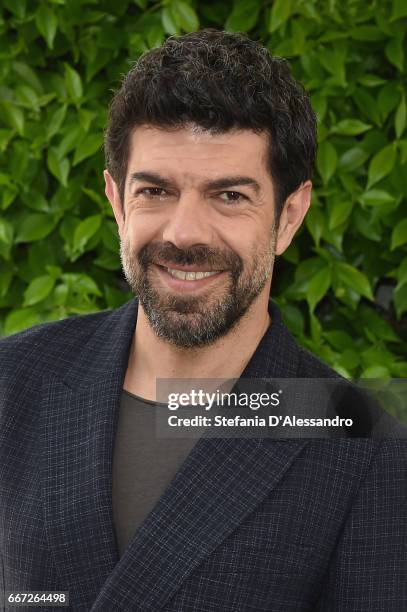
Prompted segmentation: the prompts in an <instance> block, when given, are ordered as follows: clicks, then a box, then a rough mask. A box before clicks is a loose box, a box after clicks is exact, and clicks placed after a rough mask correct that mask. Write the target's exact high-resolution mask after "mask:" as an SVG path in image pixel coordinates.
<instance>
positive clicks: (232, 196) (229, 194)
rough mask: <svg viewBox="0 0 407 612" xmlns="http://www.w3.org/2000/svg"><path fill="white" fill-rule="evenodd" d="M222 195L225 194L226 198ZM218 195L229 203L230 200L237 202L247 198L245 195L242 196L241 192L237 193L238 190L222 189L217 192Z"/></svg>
mask: <svg viewBox="0 0 407 612" xmlns="http://www.w3.org/2000/svg"><path fill="white" fill-rule="evenodd" d="M222 196H226V198H224V197H222ZM219 197H220V199H221V200H223V201H224V202H230V203H232V202H237V203H239V202H241V201H242V200H247V197H246V196H244V195H243V194H242V193H239V192H238V191H222V193H220V194H219Z"/></svg>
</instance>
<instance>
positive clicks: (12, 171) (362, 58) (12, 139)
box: [0, 0, 407, 377]
mask: <svg viewBox="0 0 407 612" xmlns="http://www.w3.org/2000/svg"><path fill="white" fill-rule="evenodd" d="M0 6H1V23H0V27H1V36H0V54H1V62H0V74H1V77H0V78H1V95H0V98H1V102H0V117H1V126H0V152H1V158H0V184H1V195H0V335H8V334H11V333H14V332H16V331H19V330H22V329H24V328H26V327H30V326H32V325H34V324H37V323H40V322H43V321H50V320H56V319H60V318H64V317H67V316H69V315H72V314H78V313H79V314H81V313H87V312H92V311H97V310H103V309H106V308H116V307H118V306H120V305H121V304H122V303H124V302H126V301H127V300H128V299H129V298H131V297H132V295H131V294H130V293H129V291H128V287H127V285H126V283H125V281H124V279H123V276H122V273H121V266H120V259H119V242H118V235H117V230H116V224H115V221H114V218H113V214H112V212H111V207H110V204H109V202H108V201H107V199H106V198H105V196H104V184H103V177H102V170H103V168H104V159H103V153H102V139H103V129H104V127H105V121H106V111H107V107H108V103H109V101H110V98H111V95H112V90H114V89H115V88H117V86H118V84H119V82H120V77H121V75H122V74H123V73H125V72H127V70H128V69H129V67H130V66H131V64H132V62H133V61H134V60H135V59H137V57H138V56H139V55H140V53H142V52H143V51H145V50H146V49H148V48H150V47H153V46H156V45H159V44H160V43H161V42H162V41H163V40H164V38H165V37H166V36H167V35H168V34H176V33H180V32H185V31H191V30H196V29H198V28H200V27H206V26H212V27H218V28H223V29H227V30H233V31H247V32H249V33H250V36H251V37H254V38H256V39H260V40H261V41H262V42H263V43H264V44H266V45H267V46H268V47H269V48H270V50H271V51H272V52H273V53H275V54H277V55H282V56H285V57H288V58H289V59H290V63H291V65H292V68H293V72H294V74H295V76H296V77H297V78H299V79H300V80H301V81H302V82H303V84H304V85H305V87H306V88H307V89H308V90H309V91H310V92H311V94H312V100H313V105H314V108H315V109H316V111H317V114H318V118H319V153H318V160H317V170H316V173H315V177H314V185H315V190H314V198H313V204H312V207H311V209H310V212H309V214H308V215H307V217H306V221H305V223H304V224H303V226H302V228H301V229H300V231H299V232H298V234H297V236H296V238H295V240H294V242H293V244H292V245H291V246H290V248H289V249H288V251H287V252H286V253H285V254H284V255H283V256H281V257H280V258H278V261H277V264H276V269H275V275H274V278H273V292H272V294H273V297H274V298H275V299H276V301H277V302H278V303H279V304H280V305H281V307H282V309H283V313H284V317H285V320H286V322H287V324H288V325H289V327H290V328H291V330H292V331H293V333H294V334H295V335H296V337H297V338H298V339H299V341H300V342H301V343H302V344H303V345H304V346H306V347H307V348H309V349H310V350H311V351H313V352H314V353H316V354H318V355H320V356H321V357H322V358H323V359H324V360H325V361H326V362H328V363H330V364H331V365H332V366H333V367H334V368H336V369H337V370H338V371H339V372H341V373H342V374H344V375H345V376H353V377H358V376H365V377H388V376H392V377H407V353H406V346H407V343H406V336H407V331H406V319H405V312H406V310H407V218H406V215H405V211H406V199H407V137H406V130H405V128H406V53H405V32H406V20H407V2H405V0H393V1H390V0H389V1H386V0H377V1H368V0H342V1H341V2H336V1H335V0H320V1H317V0H302V1H301V0H275V1H274V2H271V1H267V0H266V1H260V0H238V1H236V2H228V1H225V0H218V1H217V2H213V1H210V0H207V1H206V2H201V1H199V2H194V3H189V2H187V1H186V0H184V1H181V0H163V1H162V2H149V1H148V0H133V1H130V0H48V1H41V0H3V1H2V2H0ZM403 315H404V317H403Z"/></svg>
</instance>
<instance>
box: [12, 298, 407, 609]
mask: <svg viewBox="0 0 407 612" xmlns="http://www.w3.org/2000/svg"><path fill="white" fill-rule="evenodd" d="M270 312H271V315H272V319H273V323H272V325H271V327H270V329H269V330H268V332H267V333H266V334H265V335H264V336H263V338H262V340H261V342H260V344H259V345H258V347H257V349H256V351H255V353H254V355H253V357H252V359H251V360H250V362H249V363H248V365H247V367H246V369H245V371H244V372H243V373H242V377H249V378H250V377H253V378H256V377H258V378H260V377H263V378H268V377H303V378H307V377H333V376H335V373H334V372H333V370H331V369H330V368H329V367H328V366H326V365H324V364H323V363H322V362H321V361H319V360H318V359H317V358H316V357H315V356H313V355H312V354H311V353H309V352H308V351H307V350H305V349H303V348H300V347H299V346H298V344H297V343H296V342H295V340H294V338H293V337H292V336H291V334H290V333H289V331H288V330H287V328H286V327H285V325H284V324H283V323H282V321H281V316H280V313H279V311H278V308H277V307H276V306H275V305H274V304H273V303H272V302H271V303H270ZM136 318H137V300H136V299H133V300H131V301H130V302H128V303H127V304H125V305H124V306H123V307H121V308H119V309H117V310H114V311H103V312H99V313H96V314H90V315H86V316H79V317H78V316H75V317H69V318H67V319H65V320H62V321H58V322H52V323H46V324H42V325H40V326H35V327H33V328H31V329H28V330H26V331H23V332H20V333H17V334H14V335H12V336H9V337H6V338H3V339H2V340H1V341H0V407H1V410H0V414H1V429H0V538H1V541H0V544H1V548H0V550H1V557H0V558H1V561H2V566H3V567H2V568H0V585H1V586H0V594H1V593H2V590H1V589H5V590H7V591H10V590H12V591H13V590H14V591H19V592H21V591H27V590H30V591H33V590H34V591H42V590H47V591H69V593H70V604H71V605H70V609H71V610H75V611H78V612H79V611H88V610H91V611H92V612H115V611H139V610H140V611H150V612H155V611H158V610H164V611H166V612H170V611H171V612H188V611H191V612H198V611H200V612H228V611H230V612H232V611H233V612H243V611H245V612H248V611H253V612H259V611H263V610H268V611H275V612H276V611H281V612H283V611H284V612H289V611H293V610H296V611H305V610H314V611H319V612H326V611H339V610H340V611H342V612H353V611H354V612H363V611H366V612H367V611H368V612H374V611H377V612H385V611H392V612H393V611H394V612H402V611H406V610H407V542H406V537H407V536H406V534H407V524H406V523H407V503H406V499H407V493H406V490H407V467H406V465H407V451H406V441H404V440H369V439H340V440H298V439H297V440H267V439H264V440H255V439H201V440H199V441H198V443H197V444H196V446H195V447H194V448H193V450H192V452H191V454H190V455H189V456H188V458H187V459H186V461H185V463H184V464H183V466H182V468H181V470H180V471H179V472H178V474H177V475H176V477H175V479H174V480H173V482H172V483H171V484H170V486H169V487H168V489H167V490H166V492H165V493H164V495H163V497H162V498H161V499H160V501H159V502H158V504H157V505H156V507H155V508H154V509H153V511H152V512H151V513H150V515H149V516H148V517H147V518H146V520H145V521H144V523H143V524H142V525H141V526H140V528H139V529H138V530H137V532H136V533H135V534H134V537H133V539H132V540H131V542H130V544H129V546H128V548H127V549H126V551H125V553H124V555H123V556H122V557H121V558H120V559H119V557H118V551H117V545H116V540H115V533H114V527H113V519H112V451H113V442H114V432H115V425H116V422H117V414H118V407H119V402H120V396H121V393H122V387H123V380H124V376H125V372H126V367H127V360H128V353H129V349H130V343H131V339H132V334H133V331H134V326H135V323H136ZM1 582H2V583H3V584H1ZM3 605H4V604H3ZM0 609H1V605H0ZM5 609H8V607H7V604H5ZM10 609H13V610H14V609H15V608H10ZM26 609H27V610H30V609H31V608H26ZM37 609H38V608H37ZM39 609H40V610H50V609H51V608H46V607H41V608H39ZM55 609H56V608H55Z"/></svg>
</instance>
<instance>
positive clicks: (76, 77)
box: [65, 64, 83, 102]
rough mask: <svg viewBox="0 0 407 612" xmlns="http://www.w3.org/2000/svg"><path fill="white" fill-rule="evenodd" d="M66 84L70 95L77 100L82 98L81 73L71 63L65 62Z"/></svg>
mask: <svg viewBox="0 0 407 612" xmlns="http://www.w3.org/2000/svg"><path fill="white" fill-rule="evenodd" d="M65 84H66V88H67V91H68V94H69V96H70V97H71V98H72V100H74V101H75V102H77V101H78V100H80V98H82V95H83V85H82V79H81V77H80V74H79V73H78V72H76V70H74V68H72V66H70V65H69V64H65Z"/></svg>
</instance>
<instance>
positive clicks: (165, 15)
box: [161, 6, 179, 34]
mask: <svg viewBox="0 0 407 612" xmlns="http://www.w3.org/2000/svg"><path fill="white" fill-rule="evenodd" d="M171 9H172V7H171V6H165V7H164V8H163V10H162V11H161V23H162V26H163V28H164V31H165V32H167V34H178V32H179V26H178V23H177V20H176V17H174V15H173V13H172V10H171Z"/></svg>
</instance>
